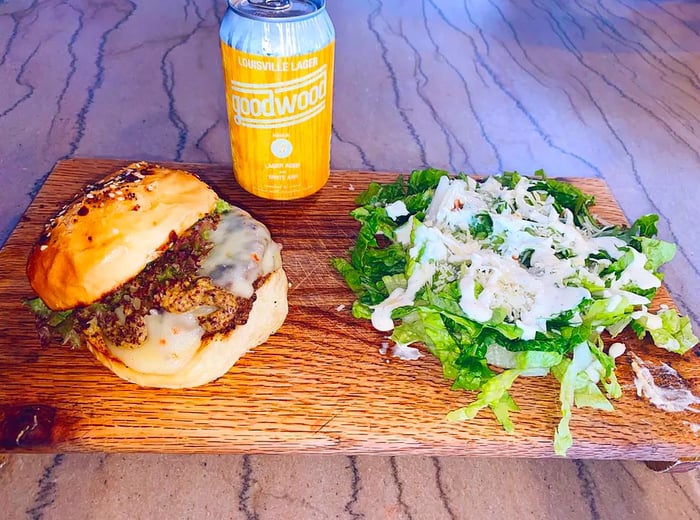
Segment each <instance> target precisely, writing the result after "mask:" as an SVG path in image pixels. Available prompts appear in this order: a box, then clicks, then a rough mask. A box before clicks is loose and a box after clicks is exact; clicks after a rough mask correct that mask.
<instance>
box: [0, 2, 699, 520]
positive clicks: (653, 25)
mask: <svg viewBox="0 0 700 520" xmlns="http://www.w3.org/2000/svg"><path fill="white" fill-rule="evenodd" d="M224 10H225V2H224V1H222V0H218V1H215V0H208V1H204V0H172V1H167V2H165V1H155V0H150V1H147V2H146V1H144V2H138V3H137V2H133V1H127V0H105V1H88V0H66V1H57V0H55V1H54V0H46V1H43V2H39V1H38V0H34V1H30V0H4V1H3V0H0V181H1V185H2V190H0V243H1V242H4V241H5V240H6V238H7V236H8V235H9V233H10V232H11V231H12V229H13V228H14V226H15V225H16V223H17V222H18V221H19V218H20V216H21V214H22V212H23V211H24V209H25V208H26V206H27V205H28V203H29V202H30V200H31V199H32V197H33V195H35V194H36V192H37V190H38V189H39V187H40V185H41V183H42V181H43V180H44V179H45V178H46V176H47V175H48V173H49V172H50V170H51V168H52V166H53V165H54V164H55V162H56V161H57V160H58V159H60V158H65V157H74V156H90V157H96V156H98V157H114V158H120V159H122V158H126V159H146V160H162V161H165V160H175V161H178V160H182V161H190V162H216V163H229V162H230V151H229V144H228V137H227V122H226V114H225V105H224V98H223V81H222V77H221V64H220V57H219V51H218V38H217V26H218V21H219V19H220V17H221V16H222V14H223V12H224ZM329 12H330V14H331V17H332V19H333V21H334V24H335V27H336V32H337V48H336V73H335V78H336V88H335V92H334V104H335V111H334V126H333V142H332V146H333V156H332V164H331V165H332V167H333V168H337V169H367V170H377V171H409V170H411V169H413V168H419V167H423V166H435V167H442V168H446V169H449V170H451V171H465V172H468V173H480V174H493V173H498V172H501V171H503V170H510V169H517V170H518V171H520V172H521V173H526V174H527V173H532V172H533V171H534V170H536V169H538V168H544V169H545V171H546V172H547V173H548V174H550V175H557V176H559V175H562V176H596V177H600V178H603V179H604V180H605V181H606V182H607V183H608V184H609V186H610V187H611V189H612V191H613V193H614V195H615V196H616V198H617V200H618V201H619V203H620V205H621V207H622V208H623V210H624V211H625V213H626V214H627V216H628V218H630V219H634V218H636V217H637V216H639V215H642V214H644V213H648V212H656V213H658V214H659V215H660V216H661V220H660V234H661V237H662V238H665V239H668V240H673V241H675V242H676V243H677V244H678V246H679V248H678V254H677V257H676V259H675V260H674V262H673V263H672V264H671V265H669V266H668V267H667V269H666V283H667V285H668V287H669V289H670V291H671V294H672V296H673V297H674V299H675V300H676V302H677V303H678V304H679V306H680V307H681V309H682V310H684V311H685V312H687V313H688V314H689V315H690V316H691V319H692V320H693V321H694V324H695V326H696V328H697V326H698V319H697V314H696V311H697V309H699V308H700V307H699V306H698V302H699V299H700V291H699V289H700V287H699V285H700V283H699V282H700V277H699V276H698V267H699V265H700V263H699V262H700V261H699V259H698V248H699V247H700V237H699V236H698V235H699V234H700V226H697V225H696V224H695V219H696V212H695V211H694V210H695V207H696V203H695V200H696V197H697V195H698V192H699V191H700V188H699V187H698V169H699V168H700V139H699V138H698V134H699V129H700V95H699V93H700V89H699V88H698V86H699V85H700V4H698V3H697V2H693V1H672V0H669V1H664V0H657V1H644V0H619V1H613V0H598V1H594V0H576V1H566V2H562V1H556V0H528V1H520V0H518V1H515V0H484V1H471V0H465V1H462V2H459V1H453V0H449V1H448V0H443V1H438V0H424V1H417V0H416V1H410V2H409V1H403V2H401V1H379V0H358V1H349V0H345V1H341V0H335V1H334V0H330V2H329ZM0 464H3V465H4V467H2V468H1V469H0V499H2V500H1V502H2V503H3V504H6V506H5V507H6V508H7V511H9V512H10V518H25V517H27V518H48V517H53V518H59V517H64V516H67V515H69V514H70V515H71V517H75V518H80V517H81V516H80V515H83V516H82V517H85V518H88V517H95V516H102V517H104V518H127V517H128V518H148V517H152V516H153V515H155V514H156V513H160V514H161V515H166V516H181V517H187V516H189V517H192V518H199V517H203V516H205V514H209V515H210V516H213V517H222V518H223V517H226V518H276V517H279V516H280V515H281V514H286V515H292V516H293V517H298V518H328V517H339V518H346V517H347V518H361V517H365V518H425V517H430V518H467V517H470V515H474V517H484V516H485V515H488V514H491V515H493V516H505V515H506V514H508V515H513V514H516V515H518V516H521V517H532V518H542V517H552V518H563V517H566V518H608V517H612V516H613V515H619V516H620V517H623V518H624V517H627V516H630V515H631V514H633V513H634V514H635V515H636V516H638V517H639V518H668V517H669V516H672V515H676V516H677V517H679V518H683V517H687V518H690V517H694V516H696V515H697V514H698V513H700V510H699V509H698V503H699V502H700V499H699V497H700V484H699V483H698V478H697V474H695V473H692V474H687V475H680V476H672V475H656V474H652V473H650V472H649V471H648V470H646V468H645V467H644V466H642V465H640V464H635V463H616V462H596V463H592V462H583V461H561V460H558V461H523V460H518V461H514V460H483V459H463V458H425V457H397V458H393V457H343V456H333V457H301V456H300V457H289V456H287V457H262V456H255V455H247V456H222V457H204V456H201V457H200V456H192V457H184V458H183V457H175V456H169V457H168V456H156V455H153V456H147V455H140V456H122V455H110V456H106V455H51V456H45V455H42V456H30V455H11V456H9V457H7V456H5V457H3V459H2V461H1V462H0ZM139 497H140V498H141V499H142V500H139Z"/></svg>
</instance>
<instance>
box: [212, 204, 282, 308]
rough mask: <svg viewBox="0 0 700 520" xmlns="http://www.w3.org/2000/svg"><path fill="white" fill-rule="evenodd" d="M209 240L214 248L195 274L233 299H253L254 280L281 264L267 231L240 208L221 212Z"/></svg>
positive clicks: (276, 247) (278, 251) (278, 247)
mask: <svg viewBox="0 0 700 520" xmlns="http://www.w3.org/2000/svg"><path fill="white" fill-rule="evenodd" d="M209 239H210V240H211V241H212V242H213V243H214V247H213V249H212V250H211V252H210V253H209V255H208V256H207V258H206V259H205V260H204V261H203V262H202V266H201V268H200V270H199V273H198V274H199V275H200V276H208V277H210V278H211V280H212V282H213V283H214V284H215V285H218V286H219V287H222V288H224V289H226V290H228V291H230V292H231V293H233V294H235V295H236V296H241V297H243V298H250V297H251V296H253V292H254V289H253V283H254V282H255V280H257V279H258V278H260V277H261V276H264V275H266V274H269V273H271V272H272V271H274V270H275V269H277V268H279V267H280V266H281V265H282V258H281V256H280V246H279V245H278V244H277V243H275V242H273V240H272V237H271V236H270V232H269V231H268V229H267V228H266V227H265V226H264V225H263V224H262V223H260V222H258V221H257V220H255V219H253V218H252V217H251V216H250V215H249V214H248V213H247V212H245V211H243V210H242V209H238V208H232V209H231V211H229V212H227V213H224V214H223V215H222V216H221V221H220V222H219V225H218V226H217V228H216V230H214V231H213V232H212V233H211V235H210V237H209Z"/></svg>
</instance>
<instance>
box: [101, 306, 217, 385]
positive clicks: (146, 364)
mask: <svg viewBox="0 0 700 520" xmlns="http://www.w3.org/2000/svg"><path fill="white" fill-rule="evenodd" d="M206 312H211V310H210V309H199V310H195V311H190V312H186V313H182V314H179V313H172V312H158V311H156V310H151V311H150V313H149V314H148V315H147V316H146V318H145V320H146V328H147V330H148V336H147V338H146V341H145V342H144V343H143V344H142V345H141V346H140V347H138V348H133V349H132V348H123V347H118V346H115V345H110V351H111V352H112V354H114V355H115V356H116V357H117V358H119V359H120V360H121V361H122V362H123V363H124V364H125V365H126V366H128V367H129V368H131V369H133V370H137V371H139V372H144V373H151V374H173V373H175V372H177V371H178V370H180V369H182V368H183V367H184V366H185V365H187V363H189V362H190V360H191V359H192V357H193V356H194V355H195V354H196V353H197V350H198V349H199V344H200V341H201V339H202V335H203V334H204V330H203V329H202V327H200V326H199V322H198V321H197V316H198V315H201V314H202V313H206Z"/></svg>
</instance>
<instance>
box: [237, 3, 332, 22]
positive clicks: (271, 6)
mask: <svg viewBox="0 0 700 520" xmlns="http://www.w3.org/2000/svg"><path fill="white" fill-rule="evenodd" d="M228 4H229V6H231V9H233V10H234V11H235V12H236V13H238V14H240V15H241V16H245V17H247V18H253V19H264V20H265V21H275V19H278V20H288V19H290V18H297V19H299V18H306V17H308V16H310V15H313V14H314V13H315V12H316V11H319V10H320V9H322V8H324V7H325V5H326V2H325V0H228Z"/></svg>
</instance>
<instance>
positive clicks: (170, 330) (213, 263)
mask: <svg viewBox="0 0 700 520" xmlns="http://www.w3.org/2000/svg"><path fill="white" fill-rule="evenodd" d="M208 238H209V240H210V241H211V242H213V244H214V246H213V247H212V249H211V251H210V252H209V254H208V255H207V257H206V258H205V259H204V260H203V262H202V265H201V268H200V270H199V272H198V275H199V276H208V277H210V278H211V280H212V282H213V283H214V284H215V285H217V286H219V287H222V288H224V289H226V290H228V291H229V292H231V293H233V294H235V295H237V296H241V297H243V298H250V297H251V296H253V293H254V287H253V284H254V282H255V281H256V280H257V279H258V278H260V277H262V276H265V275H267V274H269V273H271V272H273V271H274V270H276V269H278V268H279V267H280V266H281V264H282V258H281V255H280V246H279V244H277V243H275V242H274V241H273V240H272V237H271V236H270V232H269V231H268V229H267V228H266V227H265V226H264V225H263V224H262V223H260V222H258V221H257V220H255V219H253V218H252V217H251V216H250V215H249V214H248V213H247V212H245V211H243V210H241V209H238V208H235V207H234V208H232V209H231V210H230V211H228V212H226V213H224V214H222V216H221V220H220V222H219V225H218V226H217V228H216V230H214V231H213V232H212V233H211V235H210V236H209V237H208ZM214 310H215V308H213V307H207V306H203V307H199V308H197V309H194V310H192V311H189V312H185V313H171V312H165V311H157V310H155V309H153V310H151V311H150V312H149V314H148V315H147V316H146V317H145V321H146V329H147V337H146V341H145V342H144V343H143V344H142V345H141V346H139V347H138V348H134V349H130V348H123V347H118V346H115V345H109V349H110V351H111V352H112V354H113V355H114V356H116V357H117V358H119V359H120V360H121V361H122V362H123V363H124V364H125V365H126V366H128V367H130V368H132V369H134V370H137V371H139V372H144V373H152V374H172V373H175V372H177V371H178V370H181V369H182V368H183V367H184V366H185V365H187V363H189V362H190V360H191V359H192V358H193V357H194V355H195V354H196V353H197V351H198V349H199V347H200V343H201V340H202V336H203V335H204V329H202V327H200V326H199V322H198V320H197V317H198V316H202V315H206V314H209V313H211V312H213V311H214Z"/></svg>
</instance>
